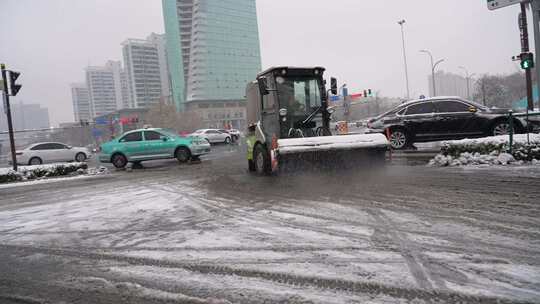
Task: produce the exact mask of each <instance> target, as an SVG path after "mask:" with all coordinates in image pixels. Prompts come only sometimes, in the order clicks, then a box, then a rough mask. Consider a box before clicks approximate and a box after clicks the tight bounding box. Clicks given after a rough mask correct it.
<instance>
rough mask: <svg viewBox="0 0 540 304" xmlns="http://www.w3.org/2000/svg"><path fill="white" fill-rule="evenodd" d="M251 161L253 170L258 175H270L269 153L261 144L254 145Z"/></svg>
mask: <svg viewBox="0 0 540 304" xmlns="http://www.w3.org/2000/svg"><path fill="white" fill-rule="evenodd" d="M253 154H254V155H253V162H254V164H255V172H256V173H257V174H258V175H261V176H262V175H270V173H271V172H272V169H271V164H270V155H269V154H268V151H267V150H266V149H265V148H264V147H263V145H257V146H255V151H253Z"/></svg>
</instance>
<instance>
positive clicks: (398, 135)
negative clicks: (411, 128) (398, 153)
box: [389, 128, 411, 150]
mask: <svg viewBox="0 0 540 304" xmlns="http://www.w3.org/2000/svg"><path fill="white" fill-rule="evenodd" d="M389 141H390V145H391V146H392V149H395V150H400V149H405V148H406V147H408V146H409V145H410V144H411V142H410V141H411V140H410V136H409V134H408V133H407V132H406V131H405V130H403V129H401V128H397V129H393V130H392V131H390V138H389Z"/></svg>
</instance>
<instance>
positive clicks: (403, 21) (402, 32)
mask: <svg viewBox="0 0 540 304" xmlns="http://www.w3.org/2000/svg"><path fill="white" fill-rule="evenodd" d="M397 23H398V24H399V26H400V27H401V41H402V43H403V62H404V64H405V86H406V87H407V99H410V94H409V72H408V69H407V53H406V51H405V32H404V30H403V25H404V24H405V19H403V20H400V21H398V22H397Z"/></svg>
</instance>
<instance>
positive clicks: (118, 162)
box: [111, 154, 127, 169]
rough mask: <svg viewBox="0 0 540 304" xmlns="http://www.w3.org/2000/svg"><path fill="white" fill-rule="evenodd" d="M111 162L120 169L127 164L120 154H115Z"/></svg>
mask: <svg viewBox="0 0 540 304" xmlns="http://www.w3.org/2000/svg"><path fill="white" fill-rule="evenodd" d="M111 163H112V164H113V166H114V167H115V168H117V169H122V168H124V167H126V165H127V158H126V157H125V156H124V155H122V154H115V155H113V157H112V159H111Z"/></svg>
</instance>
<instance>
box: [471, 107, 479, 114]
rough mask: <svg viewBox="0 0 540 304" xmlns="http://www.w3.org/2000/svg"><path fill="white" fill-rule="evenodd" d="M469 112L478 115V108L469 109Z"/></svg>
mask: <svg viewBox="0 0 540 304" xmlns="http://www.w3.org/2000/svg"><path fill="white" fill-rule="evenodd" d="M469 112H471V113H476V112H478V109H477V108H476V107H469Z"/></svg>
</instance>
